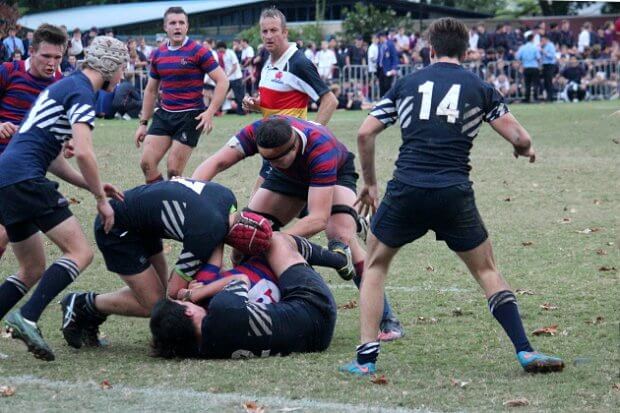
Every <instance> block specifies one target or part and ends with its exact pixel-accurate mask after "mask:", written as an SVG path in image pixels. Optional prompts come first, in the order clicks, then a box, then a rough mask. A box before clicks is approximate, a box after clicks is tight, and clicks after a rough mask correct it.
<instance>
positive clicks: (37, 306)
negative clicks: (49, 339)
mask: <svg viewBox="0 0 620 413" xmlns="http://www.w3.org/2000/svg"><path fill="white" fill-rule="evenodd" d="M79 274H80V269H79V268H78V266H77V264H76V263H75V262H74V261H73V260H71V259H69V258H65V257H62V258H59V259H58V260H56V262H55V263H53V264H52V265H50V266H49V267H48V269H47V270H45V272H44V273H43V276H42V277H41V281H40V282H39V285H37V288H36V290H34V293H32V296H31V297H30V300H28V302H26V304H24V306H23V307H22V308H21V314H22V316H24V317H25V318H26V319H28V320H30V321H34V322H35V323H36V322H37V321H39V317H41V313H43V310H45V307H47V305H48V304H49V303H50V302H51V301H52V300H53V299H54V297H56V296H57V295H58V294H60V293H61V292H62V290H64V289H65V288H67V286H68V285H69V284H71V283H72V282H73V281H75V279H76V278H77V276H78V275H79Z"/></svg>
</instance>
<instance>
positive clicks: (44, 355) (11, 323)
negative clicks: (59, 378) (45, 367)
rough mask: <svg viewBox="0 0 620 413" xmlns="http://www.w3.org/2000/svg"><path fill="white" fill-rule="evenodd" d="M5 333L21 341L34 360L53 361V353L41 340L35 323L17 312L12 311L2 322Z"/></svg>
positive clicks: (41, 336) (39, 331)
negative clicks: (4, 326)
mask: <svg viewBox="0 0 620 413" xmlns="http://www.w3.org/2000/svg"><path fill="white" fill-rule="evenodd" d="M4 322H5V324H6V330H7V332H9V333H11V337H13V338H16V339H18V340H21V341H23V342H24V343H25V344H26V346H27V347H28V351H29V352H31V353H32V354H33V355H34V356H35V357H36V358H38V359H41V360H45V361H54V359H55V358H56V357H55V356H54V352H53V351H52V349H51V348H50V346H48V345H47V343H46V342H45V340H43V335H42V334H41V330H39V327H38V326H37V323H35V322H33V321H30V320H27V319H25V318H24V316H22V315H21V313H20V312H19V310H15V311H12V312H11V313H10V314H9V315H8V316H7V317H6V319H5V320H4Z"/></svg>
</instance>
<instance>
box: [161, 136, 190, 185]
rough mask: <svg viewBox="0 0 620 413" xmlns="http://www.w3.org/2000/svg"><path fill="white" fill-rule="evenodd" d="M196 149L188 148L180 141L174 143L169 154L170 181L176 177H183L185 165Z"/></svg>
mask: <svg viewBox="0 0 620 413" xmlns="http://www.w3.org/2000/svg"><path fill="white" fill-rule="evenodd" d="M193 150H194V148H192V147H191V146H187V145H184V144H182V143H181V142H178V141H172V146H171V147H170V151H169V152H168V161H167V168H168V179H171V178H172V177H175V176H183V171H184V170H185V165H187V161H188V160H189V157H190V156H191V155H192V151H193Z"/></svg>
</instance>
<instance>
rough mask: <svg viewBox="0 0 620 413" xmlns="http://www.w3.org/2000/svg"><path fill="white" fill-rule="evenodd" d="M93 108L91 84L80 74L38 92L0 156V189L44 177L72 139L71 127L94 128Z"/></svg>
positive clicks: (93, 92)
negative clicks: (65, 143) (64, 144)
mask: <svg viewBox="0 0 620 413" xmlns="http://www.w3.org/2000/svg"><path fill="white" fill-rule="evenodd" d="M94 107H95V91H94V90H93V85H92V84H91V83H90V80H88V78H87V77H86V76H85V75H84V74H83V73H82V72H75V73H74V74H73V75H71V76H69V77H67V78H64V79H62V80H60V81H58V82H56V83H54V84H53V85H51V86H50V87H49V88H47V89H45V90H44V91H43V92H41V94H40V95H39V97H38V98H37V100H36V101H35V103H34V105H33V106H32V108H31V109H30V112H28V115H27V116H26V118H25V119H24V121H23V122H22V124H21V126H20V128H19V131H18V132H17V133H16V134H15V135H14V136H13V137H12V138H11V141H10V142H9V145H8V146H7V148H6V150H5V151H4V152H3V153H2V156H0V188H2V187H5V186H8V185H12V184H15V183H17V182H22V181H26V180H28V179H34V178H39V177H44V176H45V174H46V173H47V168H49V166H50V164H51V163H52V161H53V160H54V159H56V157H57V156H58V155H59V154H60V151H61V150H62V145H63V143H64V142H65V141H68V140H69V139H71V137H72V132H71V126H72V125H74V124H76V123H85V124H87V125H88V126H90V127H91V128H93V127H94V126H95V110H94Z"/></svg>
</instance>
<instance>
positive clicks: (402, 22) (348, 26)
mask: <svg viewBox="0 0 620 413" xmlns="http://www.w3.org/2000/svg"><path fill="white" fill-rule="evenodd" d="M343 16H344V18H343V20H342V33H341V34H342V36H343V37H344V38H345V39H346V40H352V39H353V38H355V36H359V35H361V36H363V37H364V39H366V40H370V38H371V36H372V35H373V34H375V33H377V32H378V31H380V30H388V29H390V28H397V27H401V26H402V27H404V28H405V29H407V30H409V31H411V30H412V29H413V24H414V20H413V19H412V18H411V15H410V14H407V15H406V16H403V17H398V16H396V12H395V11H394V10H392V9H391V8H389V7H388V8H386V9H379V8H377V7H375V6H373V5H372V4H371V5H369V6H365V5H363V4H362V3H356V4H355V6H354V7H353V8H352V9H346V10H344V12H343Z"/></svg>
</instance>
